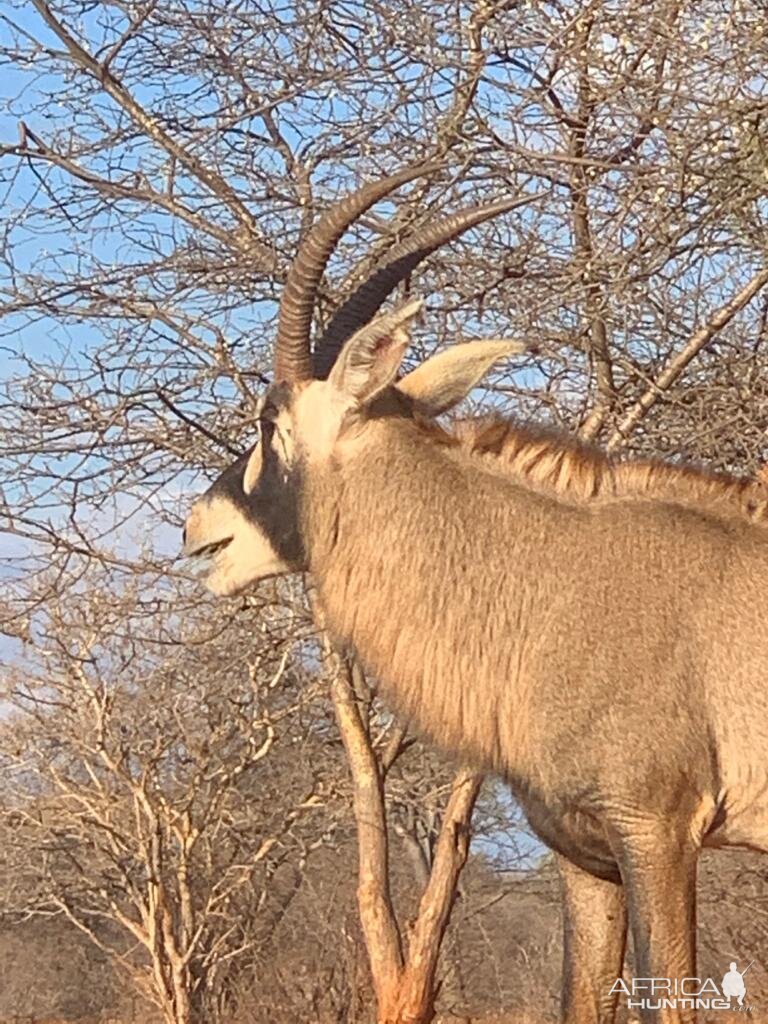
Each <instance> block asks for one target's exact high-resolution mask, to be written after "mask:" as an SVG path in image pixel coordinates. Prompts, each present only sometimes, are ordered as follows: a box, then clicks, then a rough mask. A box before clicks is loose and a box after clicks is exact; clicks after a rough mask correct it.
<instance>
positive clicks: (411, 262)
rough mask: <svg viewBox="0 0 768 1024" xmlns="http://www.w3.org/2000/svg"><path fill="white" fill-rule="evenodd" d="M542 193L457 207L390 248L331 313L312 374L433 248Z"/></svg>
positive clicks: (326, 365)
mask: <svg viewBox="0 0 768 1024" xmlns="http://www.w3.org/2000/svg"><path fill="white" fill-rule="evenodd" d="M542 195H546V193H545V192H541V193H537V194H536V195H532V196H524V197H523V198H522V199H520V198H518V199H502V200H501V201H499V202H496V203H489V204H488V205H487V206H472V207H469V209H466V210H459V212H458V213H454V214H452V215H451V216H450V217H445V218H444V219H443V220H440V221H438V222H437V223H436V224H433V225H431V226H427V227H426V228H424V229H423V230H421V231H419V232H417V234H415V235H413V236H411V237H410V238H406V239H404V240H403V241H402V242H400V243H399V244H398V245H396V246H395V247H394V248H393V249H390V251H389V252H388V253H387V254H386V256H385V258H384V262H383V263H382V264H381V265H380V266H378V267H376V269H375V270H374V271H373V273H372V274H371V276H370V277H368V279H367V280H365V281H363V282H362V284H360V285H359V286H358V287H357V288H356V289H355V290H354V292H353V293H352V294H351V295H350V296H349V298H348V299H347V300H346V301H345V302H344V303H342V305H341V306H340V307H339V308H338V309H337V311H336V313H335V314H334V315H333V317H332V319H331V322H330V323H329V324H328V327H327V328H326V330H325V332H324V334H323V336H322V338H321V339H320V341H319V342H318V345H317V349H316V350H315V353H314V376H315V377H320V378H325V377H327V376H328V374H329V373H330V371H331V367H332V366H333V364H334V362H335V361H336V357H337V356H338V354H339V352H340V350H341V347H342V346H343V344H344V342H345V341H346V340H347V339H348V338H349V337H351V336H352V335H353V334H354V333H355V331H356V330H357V329H358V328H359V327H360V326H361V325H363V324H365V323H367V321H368V320H370V318H371V317H372V316H373V315H374V313H375V312H376V311H377V310H378V309H379V307H380V306H381V305H382V303H383V302H384V300H385V299H386V298H387V296H388V295H389V294H390V292H392V291H393V290H394V289H395V288H396V287H397V285H398V284H399V283H400V282H401V281H402V280H404V278H406V277H408V275H409V274H410V273H411V272H412V271H413V270H414V269H415V268H416V267H417V266H418V264H419V263H421V261H422V260H423V259H425V258H426V257H427V256H429V255H430V254H431V253H433V252H434V251H435V249H439V248H440V246H441V245H445V244H446V243H447V242H452V241H453V239H454V238H458V236H459V235H461V234H463V233H464V232H465V231H468V230H469V229H470V228H473V227H476V226H477V225H478V224H482V223H483V221H486V220H490V219H491V217H498V216H499V214H502V213H508V212H509V211H510V210H514V209H516V208H517V207H518V206H525V205H526V204H527V203H530V202H533V200H535V199H540V198H541V196H542ZM356 274H357V271H356V270H355V271H353V272H352V274H351V275H350V277H355V276H356Z"/></svg>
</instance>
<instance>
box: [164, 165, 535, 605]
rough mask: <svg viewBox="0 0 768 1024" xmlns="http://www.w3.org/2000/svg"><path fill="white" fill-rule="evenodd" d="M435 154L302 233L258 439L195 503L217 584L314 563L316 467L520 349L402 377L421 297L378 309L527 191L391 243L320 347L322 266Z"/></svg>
mask: <svg viewBox="0 0 768 1024" xmlns="http://www.w3.org/2000/svg"><path fill="white" fill-rule="evenodd" d="M435 169H436V165H426V166H421V167H416V168H408V169H406V170H403V171H401V172H400V173H398V174H395V175H393V176H391V177H389V178H386V179H384V180H382V181H379V182H374V183H371V184H369V185H366V186H364V187H363V188H361V189H359V190H358V191H357V192H355V193H353V194H352V195H350V196H348V197H346V198H345V199H343V200H341V201H340V202H339V203H337V204H336V205H334V206H332V207H331V208H330V209H329V211H328V212H327V213H326V214H325V215H324V216H323V217H322V218H321V219H320V220H319V221H318V222H317V224H316V225H315V226H314V228H313V229H312V230H311V231H310V232H309V234H308V236H307V237H306V239H305V240H304V241H303V243H302V244H301V246H300V248H299V251H298V254H297V256H296V258H295V260H294V262H293V264H292V266H291V269H290V271H289V273H288V277H287V280H286V284H285V289H284V292H283V296H282V299H281V303H280V310H279V317H278V329H277V340H276V343H275V364H274V383H273V384H271V385H270V386H269V387H268V389H267V391H266V392H265V394H264V395H263V397H262V399H261V403H260V408H259V414H258V423H257V433H256V438H255V442H254V443H253V446H252V447H251V448H250V450H249V451H248V452H246V454H244V455H242V456H241V457H240V458H239V459H238V460H237V461H236V462H234V463H233V464H232V465H231V466H230V467H229V468H228V469H226V470H225V471H224V472H223V473H222V474H221V476H220V477H219V478H218V479H217V480H216V481H215V482H214V484H213V485H212V486H211V487H210V488H209V489H208V490H207V491H206V492H205V494H203V496H202V497H200V498H199V499H198V500H197V501H196V502H195V503H194V505H193V506H192V509H191V511H190V513H189V516H188V518H187V522H186V526H185V529H184V547H185V553H186V554H188V555H204V556H209V557H210V558H211V559H212V563H213V565H212V569H211V572H210V574H209V576H208V579H207V584H208V587H209V588H210V589H211V590H212V591H213V592H214V593H216V594H222V595H223V594H235V593H238V592H240V591H242V590H244V589H246V588H247V587H249V586H250V585H251V584H253V583H255V582H257V581H258V580H261V579H265V578H266V577H269V576H276V575H282V574H284V573H289V572H297V571H304V570H305V569H306V568H307V554H306V550H305V543H304V539H303V536H302V533H303V531H302V526H301V497H302V488H303V483H304V481H305V479H306V477H307V474H308V473H311V472H312V471H313V468H314V467H317V466H321V465H322V464H323V463H324V462H327V461H328V460H332V459H334V458H337V457H340V456H341V455H342V453H343V452H349V451H350V450H351V449H352V448H353V447H354V446H359V445H361V444H365V443H366V435H367V433H368V432H369V431H370V430H371V427H372V425H373V423H374V421H375V420H376V418H377V417H381V416H389V417H391V416H404V417H407V416H414V415H416V414H418V415H420V416H427V417H434V416H437V415H439V414H440V413H442V412H445V411H447V410H448V409H450V408H451V407H452V406H454V405H455V404H457V403H458V402H459V401H461V399H463V398H464V397H465V396H466V395H467V394H468V392H469V391H470V390H471V389H472V388H473V387H474V386H475V384H477V382H478V381H479V380H480V378H481V377H482V376H483V375H484V374H485V373H486V372H487V370H488V369H489V368H490V367H491V366H492V365H493V363H495V362H496V361H498V360H499V359H501V358H503V357H505V356H509V355H511V354H513V353H519V352H521V351H524V349H525V346H523V345H521V344H519V343H515V342H509V341H471V342H466V343H464V344H459V345H455V346H453V347H452V348H451V349H449V350H447V351H445V352H442V353H440V354H438V355H436V356H433V357H432V358H431V359H428V360H427V361H426V362H424V363H423V364H422V365H421V366H419V367H418V368H417V369H416V370H414V371H413V372H412V373H410V374H408V375H406V376H405V377H403V378H402V380H400V381H396V377H397V374H398V371H399V368H400V363H401V360H402V358H403V355H404V353H405V351H406V348H407V345H408V343H409V340H410V327H411V325H412V323H413V321H414V319H415V318H416V317H417V316H418V314H419V311H420V308H421V301H420V300H414V301H411V302H408V303H407V304H405V305H403V306H401V307H400V308H398V309H396V310H394V311H392V312H388V313H384V314H379V315H377V313H378V311H379V309H380V307H381V305H382V304H383V302H384V300H385V299H386V297H387V296H388V295H389V294H390V292H391V291H392V290H393V289H394V288H395V287H396V286H397V284H398V283H399V282H400V281H402V280H403V279H404V278H406V277H407V276H408V275H409V274H410V273H411V271H412V270H413V269H414V268H415V267H416V266H417V265H418V263H419V262H420V261H421V260H422V259H424V258H425V257H426V256H427V255H429V254H430V253H431V252H434V250H435V249H437V248H438V247H439V246H441V245H443V244H445V243H446V242H448V241H450V240H451V239H454V238H456V237H457V236H458V235H460V234H461V233H462V232H464V231H466V230H467V229H469V228H471V227H473V226H475V225H477V224H480V223H482V222H483V221H485V220H488V219H489V218H491V217H494V216H497V215H499V214H501V213H504V212H506V211H508V210H512V209H514V208H515V207H516V206H519V205H522V203H526V202H530V200H531V197H526V198H524V199H523V200H520V199H516V200H506V201H502V202H498V203H493V204H490V205H487V206H479V207H472V208H469V209H466V210H463V211H460V212H459V213H457V214H454V215H453V216H451V217H448V218H445V219H444V220H441V221H439V222H438V223H435V224H433V225H431V226H428V227H427V228H426V229H423V230H422V231H420V232H419V233H417V234H416V235H415V236H414V237H412V238H408V239H406V240H405V241H404V242H402V243H400V244H399V245H397V246H395V247H394V248H393V249H392V250H391V251H390V253H389V254H388V256H387V257H385V259H384V261H383V263H382V264H381V265H380V266H379V267H378V268H376V269H375V271H374V272H373V274H371V275H370V276H368V277H367V278H366V280H364V281H363V283H362V284H360V285H358V286H357V287H356V288H355V290H354V291H353V292H352V294H351V295H350V297H349V298H348V299H347V300H346V301H345V302H344V304H343V305H342V306H341V307H340V308H339V310H338V311H337V313H336V314H335V315H334V317H333V318H332V320H331V321H330V323H329V324H328V327H327V329H326V331H325V332H324V334H323V336H322V337H321V338H320V340H319V342H318V344H317V346H316V347H315V350H314V352H313V351H312V349H311V345H310V331H311V326H312V316H313V309H314V304H315V299H316V294H317V290H318V287H319V285H320V281H321V278H322V275H323V272H324V270H325V266H326V264H327V262H328V259H329V258H330V255H331V253H332V251H333V248H334V246H335V245H336V243H337V242H338V240H339V238H340V237H341V235H342V233H343V232H344V230H345V229H346V228H347V227H348V226H349V224H351V223H352V221H354V220H355V219H356V218H357V217H359V216H360V215H361V214H362V213H363V212H364V211H365V210H367V209H368V208H369V207H371V206H372V205H373V204H374V203H375V202H377V201H378V200H379V199H381V198H382V197H383V196H385V195H386V194H388V193H389V192H391V191H393V190H394V189H395V188H397V187H398V186H399V185H402V184H404V183H405V182H407V181H410V180H411V179H413V178H415V177H417V176H420V175H423V174H426V173H429V172H430V171H433V170H435Z"/></svg>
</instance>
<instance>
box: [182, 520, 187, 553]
mask: <svg viewBox="0 0 768 1024" xmlns="http://www.w3.org/2000/svg"><path fill="white" fill-rule="evenodd" d="M181 546H182V547H183V548H185V547H186V546H187V526H186V523H185V524H184V526H182V528H181Z"/></svg>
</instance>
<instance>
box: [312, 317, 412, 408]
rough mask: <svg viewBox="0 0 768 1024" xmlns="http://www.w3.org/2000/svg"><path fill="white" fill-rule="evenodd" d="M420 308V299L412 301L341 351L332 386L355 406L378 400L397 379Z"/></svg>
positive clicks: (330, 378)
mask: <svg viewBox="0 0 768 1024" xmlns="http://www.w3.org/2000/svg"><path fill="white" fill-rule="evenodd" d="M421 307H422V300H421V299H412V300H411V301H410V302H408V303H407V304H406V305H404V306H401V307H400V309H396V310H393V311H392V312H391V313H384V314H383V315H382V316H378V317H376V318H375V319H374V320H372V321H371V322H370V323H369V324H366V325H365V327H361V328H360V330H359V331H357V332H356V333H355V334H353V335H352V337H351V338H350V339H349V341H348V342H347V343H346V345H345V346H344V348H343V349H342V350H341V353H340V354H339V358H338V359H337V360H336V363H335V364H334V367H333V369H332V370H331V372H330V374H329V376H328V381H329V383H330V384H331V385H332V386H333V387H334V388H336V390H337V391H340V392H341V393H342V394H344V395H346V396H347V397H348V398H351V399H353V401H354V402H355V404H356V405H365V404H366V403H368V402H370V401H371V400H372V399H373V398H375V397H376V395H378V394H379V393H380V392H381V391H383V390H384V388H386V387H387V386H388V385H389V384H391V383H392V381H393V380H394V379H395V377H396V376H397V371H398V370H399V369H400V363H401V362H402V360H403V356H404V355H405V351H406V349H407V348H408V345H409V344H410V341H411V332H410V326H411V323H412V321H413V320H414V319H415V318H416V317H417V316H418V315H419V313H420V311H421Z"/></svg>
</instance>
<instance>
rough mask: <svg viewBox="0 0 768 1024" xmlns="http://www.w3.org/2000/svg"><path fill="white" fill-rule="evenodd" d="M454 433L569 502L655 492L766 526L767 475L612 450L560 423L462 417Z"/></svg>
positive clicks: (660, 497)
mask: <svg viewBox="0 0 768 1024" xmlns="http://www.w3.org/2000/svg"><path fill="white" fill-rule="evenodd" d="M453 433H454V436H455V438H456V440H457V443H458V444H459V445H460V446H461V447H462V448H463V449H464V450H466V451H467V452H469V453H470V454H472V455H475V456H479V457H481V458H484V459H486V460H488V461H489V462H490V461H492V462H493V464H494V465H495V466H496V467H497V468H499V469H506V470H507V471H508V472H509V473H510V474H511V475H512V476H514V477H517V478H518V479H520V480H522V481H525V482H527V483H529V484H531V485H532V486H534V487H539V488H542V489H544V490H549V491H551V492H552V493H554V494H557V495H559V496H561V497H563V498H565V499H567V500H569V501H586V500H589V499H595V498H596V499H611V498H623V497H643V498H652V499H658V500H660V501H669V502H672V503H679V504H684V505H692V506H698V507H700V508H701V509H702V510H704V511H707V512H710V513H715V514H718V515H724V516H737V517H741V518H746V519H748V520H750V521H752V522H756V523H764V524H766V525H768V486H766V484H765V481H763V480H753V479H749V478H743V477H738V476H734V475H732V474H729V473H723V472H713V471H710V470H707V469H705V468H703V467H701V466H697V465H693V464H690V463H682V464H673V463H669V462H665V461H663V460H661V459H652V458H632V457H629V458H621V457H617V456H612V455H609V454H608V453H607V452H604V451H602V450H601V449H600V448H598V447H596V446H595V445H593V444H589V443H587V442H585V441H582V440H581V439H580V438H577V437H573V436H572V435H568V434H565V433H563V432H562V431H559V430H557V429H555V428H551V427H547V426H539V425H532V424H522V423H518V422H516V421H515V420H514V419H512V418H502V417H499V416H487V417H476V418H474V419H468V420H459V421H457V422H456V423H455V424H454V427H453Z"/></svg>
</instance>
